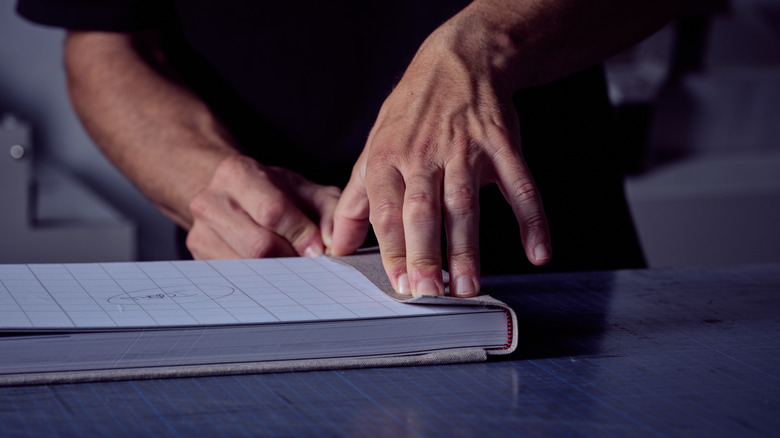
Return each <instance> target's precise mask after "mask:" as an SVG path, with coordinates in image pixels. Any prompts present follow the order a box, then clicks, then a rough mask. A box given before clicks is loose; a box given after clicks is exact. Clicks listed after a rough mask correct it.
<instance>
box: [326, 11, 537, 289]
mask: <svg viewBox="0 0 780 438" xmlns="http://www.w3.org/2000/svg"><path fill="white" fill-rule="evenodd" d="M451 22H452V20H451ZM451 22H448V23H447V24H445V25H444V26H442V27H441V28H439V29H437V31H435V32H434V33H433V34H432V35H431V36H430V37H429V38H428V39H427V40H426V41H425V42H424V43H423V45H422V46H421V47H420V49H419V51H418V52H417V54H416V56H415V57H414V59H413V60H412V62H411V64H410V65H409V67H408V68H407V70H406V72H405V74H404V76H403V77H402V79H401V81H400V82H399V84H398V86H397V87H396V88H395V90H394V91H393V92H392V93H391V94H390V96H389V97H388V98H387V99H386V100H385V102H384V104H383V105H382V108H381V110H380V112H379V115H378V117H377V120H376V123H375V124H374V127H373V129H372V130H371V133H370V135H369V137H368V141H367V143H366V145H365V148H364V150H363V152H362V154H361V155H360V157H359V159H358V161H357V163H356V164H355V166H354V168H353V171H352V177H351V178H350V181H349V183H348V184H347V186H346V188H345V190H344V192H343V194H342V197H341V198H340V200H339V202H338V205H337V207H336V210H335V213H334V230H333V238H332V247H331V250H332V253H333V254H336V255H343V254H349V253H351V252H353V251H354V250H355V249H357V248H358V247H359V246H360V244H361V243H362V241H363V239H364V238H365V235H366V233H367V231H368V227H369V222H370V223H371V224H372V225H373V227H374V231H375V233H376V236H377V239H378V241H379V247H380V250H381V253H382V261H383V264H384V267H385V271H386V272H387V275H388V277H389V279H390V281H391V283H392V284H393V287H394V288H395V290H396V291H398V292H399V293H402V294H412V295H414V296H419V295H443V293H444V282H443V280H442V271H441V268H442V254H441V242H440V236H441V227H442V225H444V227H445V229H446V236H447V257H448V258H449V265H450V278H451V282H450V284H451V291H452V293H453V294H454V295H456V296H461V297H468V296H474V295H476V294H478V293H479V290H480V280H479V278H480V277H479V274H480V266H479V258H480V257H479V236H478V234H479V199H478V195H479V189H480V187H482V186H484V185H487V184H490V183H496V184H498V186H499V187H500V188H501V190H502V193H503V194H504V197H505V198H506V200H507V202H509V204H510V205H511V206H512V209H513V211H514V214H515V216H516V217H517V220H518V224H519V227H520V232H521V235H522V239H523V247H524V251H525V254H526V256H527V257H528V259H529V260H530V261H531V262H532V263H534V264H536V265H542V264H544V263H546V262H547V261H548V260H549V259H550V256H551V249H550V237H549V231H548V226H547V220H546V217H545V214H544V209H543V207H542V201H541V198H540V196H539V193H538V191H537V189H536V186H535V184H534V182H533V178H532V177H531V173H530V171H529V170H528V167H527V165H526V163H525V161H524V159H523V156H522V153H521V150H520V127H519V123H518V118H517V114H516V111H515V110H514V106H513V105H512V101H511V96H512V92H513V90H512V89H511V85H509V84H511V80H508V79H507V77H504V76H502V75H503V73H501V72H500V71H499V70H498V69H496V68H494V67H495V62H494V61H495V60H494V59H493V58H490V57H489V56H487V54H486V52H485V51H483V50H481V49H480V48H479V47H474V45H473V44H471V45H470V44H468V42H467V41H465V40H464V38H463V37H464V36H465V35H466V32H463V31H462V28H461V31H460V32H459V31H458V27H457V26H456V25H454V24H452V23H451Z"/></svg>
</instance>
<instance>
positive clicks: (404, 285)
mask: <svg viewBox="0 0 780 438" xmlns="http://www.w3.org/2000/svg"><path fill="white" fill-rule="evenodd" d="M398 293H399V294H403V295H411V294H412V286H411V285H410V284H409V275H407V274H401V276H400V277H398Z"/></svg>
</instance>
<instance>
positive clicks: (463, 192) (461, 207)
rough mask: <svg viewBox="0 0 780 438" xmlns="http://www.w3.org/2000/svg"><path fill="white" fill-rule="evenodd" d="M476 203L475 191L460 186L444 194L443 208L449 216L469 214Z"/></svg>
mask: <svg viewBox="0 0 780 438" xmlns="http://www.w3.org/2000/svg"><path fill="white" fill-rule="evenodd" d="M477 203H478V195H477V191H476V190H474V189H473V188H472V187H470V186H467V185H460V186H457V187H455V188H451V189H448V190H446V191H445V192H444V206H445V208H446V209H447V211H448V212H449V213H450V214H453V215H466V214H471V213H472V212H473V211H474V209H475V207H476V205H477Z"/></svg>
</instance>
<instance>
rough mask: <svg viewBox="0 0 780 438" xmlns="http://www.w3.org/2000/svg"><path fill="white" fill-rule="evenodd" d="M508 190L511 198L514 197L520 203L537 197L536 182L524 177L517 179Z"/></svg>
mask: <svg viewBox="0 0 780 438" xmlns="http://www.w3.org/2000/svg"><path fill="white" fill-rule="evenodd" d="M510 190H511V191H510V195H511V196H512V199H515V200H517V201H518V202H520V203H525V202H528V201H535V200H536V199H538V197H539V191H538V189H537V188H536V184H534V182H533V181H531V180H530V179H525V178H524V179H521V180H518V181H517V182H515V183H514V184H513V185H512V187H511V189H510Z"/></svg>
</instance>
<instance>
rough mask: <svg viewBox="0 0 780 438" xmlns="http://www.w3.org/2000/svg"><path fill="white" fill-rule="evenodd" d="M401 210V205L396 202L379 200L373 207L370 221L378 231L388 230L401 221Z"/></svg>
mask: <svg viewBox="0 0 780 438" xmlns="http://www.w3.org/2000/svg"><path fill="white" fill-rule="evenodd" d="M401 210H402V208H401V206H400V205H399V204H398V203H396V202H393V201H390V200H387V201H382V202H379V203H378V204H376V205H373V206H372V207H371V211H370V213H369V221H370V222H371V225H373V226H374V228H375V229H376V230H377V231H378V232H380V233H381V232H387V231H389V230H391V229H393V228H395V227H397V226H398V224H399V223H400V218H401Z"/></svg>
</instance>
